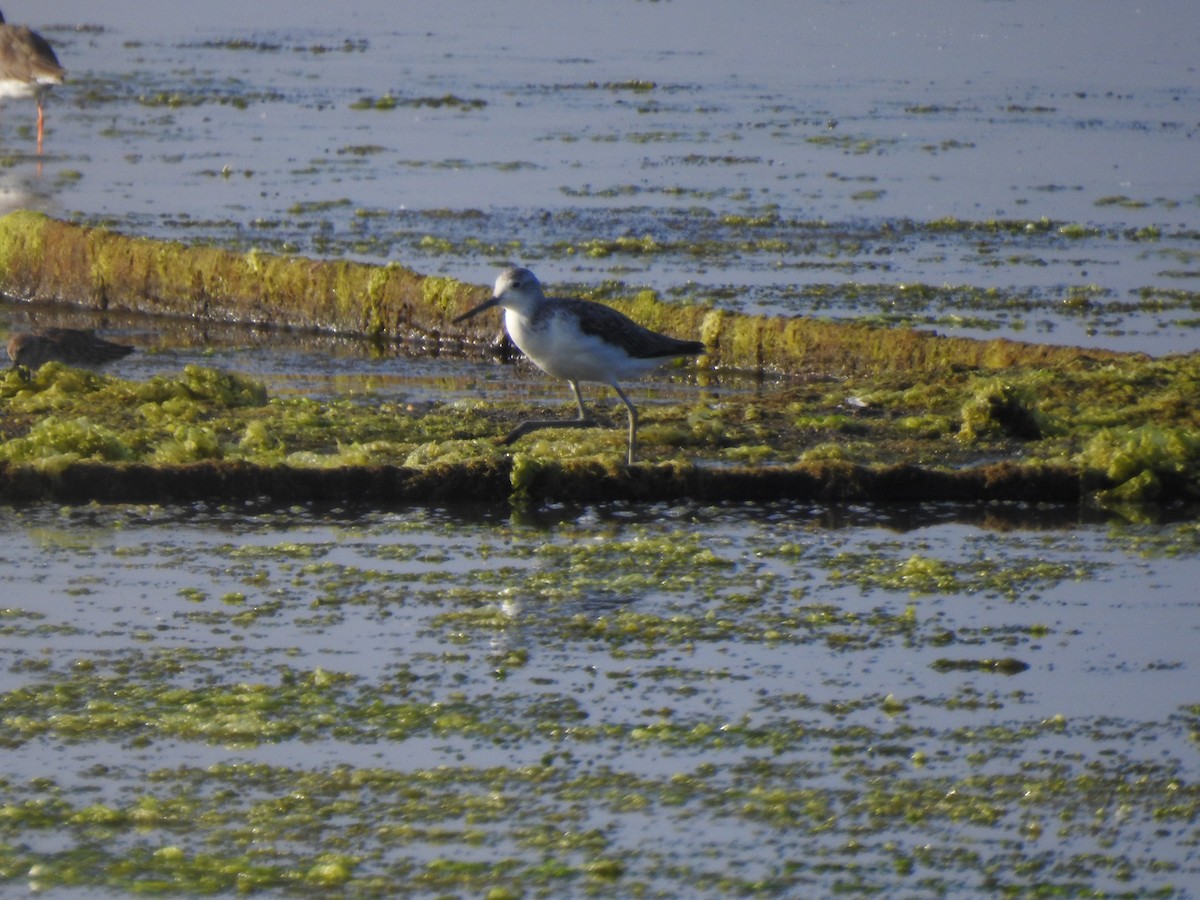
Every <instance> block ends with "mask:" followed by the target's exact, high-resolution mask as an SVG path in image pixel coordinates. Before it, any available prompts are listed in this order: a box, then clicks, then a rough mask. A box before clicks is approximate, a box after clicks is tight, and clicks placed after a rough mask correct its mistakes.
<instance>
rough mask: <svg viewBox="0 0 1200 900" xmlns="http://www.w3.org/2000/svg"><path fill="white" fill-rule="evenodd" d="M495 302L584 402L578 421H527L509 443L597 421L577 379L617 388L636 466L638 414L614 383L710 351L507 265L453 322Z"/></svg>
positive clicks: (519, 340) (523, 342) (508, 324)
mask: <svg viewBox="0 0 1200 900" xmlns="http://www.w3.org/2000/svg"><path fill="white" fill-rule="evenodd" d="M493 306H500V307H503V309H504V327H505V328H506V329H507V330H508V334H509V337H511V338H512V339H513V343H514V344H516V345H517V347H518V348H519V349H520V350H521V352H522V353H524V354H525V355H526V356H527V357H529V359H530V360H532V361H533V363H534V364H535V365H536V366H537V367H538V368H539V369H541V370H542V371H543V372H546V373H547V374H550V375H553V376H554V377H555V378H562V379H565V380H566V382H567V383H568V384H570V385H571V390H572V391H573V392H574V394H575V402H576V404H577V405H578V407H579V418H577V419H568V420H561V419H552V420H534V421H528V422H522V423H521V424H520V425H518V426H517V427H516V428H515V429H513V430H512V431H511V432H510V433H509V434H508V435H507V437H505V438H504V440H503V441H502V443H505V444H509V443H512V442H513V441H515V440H516V439H517V438H519V437H521V436H522V435H524V434H528V433H529V432H530V431H535V430H537V429H539V428H565V427H577V428H579V427H587V426H594V425H595V424H596V423H595V422H594V421H592V419H591V418H590V417H589V416H588V414H587V411H586V410H585V409H584V406H583V397H581V396H580V394H579V382H581V381H595V382H598V383H600V384H607V385H609V386H610V387H611V388H612V389H613V390H615V391H616V392H617V396H618V397H620V398H621V402H622V403H624V404H625V408H626V409H627V410H628V411H629V444H628V454H627V459H628V461H629V462H630V463H632V462H633V457H634V453H635V451H636V449H637V421H638V415H637V410H636V409H635V408H634V406H633V404H632V403H631V402H629V398H628V397H626V396H625V392H624V391H622V390H621V387H620V385H618V384H617V381H618V380H619V379H624V378H628V377H632V376H636V375H641V374H644V373H645V372H648V371H650V370H651V369H653V368H655V367H657V366H659V365H662V364H663V363H664V362H666V361H667V360H668V359H672V358H675V357H679V356H698V355H700V354H702V353H704V352H705V347H704V344H702V343H700V342H699V341H684V340H679V339H678V338H673V337H668V336H667V335H665V334H659V333H658V332H656V331H651V330H650V329H649V328H645V327H643V326H641V325H639V324H638V323H637V322H635V321H633V320H632V319H630V318H629V317H628V316H626V315H624V314H623V313H620V312H617V310H615V309H613V308H612V307H609V306H605V305H604V304H602V303H594V302H592V301H590V300H578V299H572V298H566V297H547V296H546V295H545V293H543V291H542V285H541V284H540V283H539V282H538V280H537V278H536V277H535V276H534V274H533V273H532V272H530V271H529V270H528V269H521V268H512V269H505V270H504V271H503V272H501V273H500V277H499V278H497V279H496V288H495V291H494V293H493V295H492V298H491V299H490V300H487V301H485V302H483V303H481V304H479V306H476V307H475V308H474V309H472V310H470V311H468V312H466V313H464V314H463V315H461V316H459V317H458V318H457V319H455V320H454V321H455V323H458V322H461V321H463V320H464V319H468V318H470V317H471V316H473V315H476V314H477V313H480V312H483V311H484V310H485V309H491V308H492V307H493Z"/></svg>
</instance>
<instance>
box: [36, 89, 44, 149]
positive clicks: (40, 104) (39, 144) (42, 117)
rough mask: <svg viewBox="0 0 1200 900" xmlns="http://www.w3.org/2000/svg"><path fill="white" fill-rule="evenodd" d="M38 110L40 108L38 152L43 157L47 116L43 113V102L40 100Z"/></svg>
mask: <svg viewBox="0 0 1200 900" xmlns="http://www.w3.org/2000/svg"><path fill="white" fill-rule="evenodd" d="M37 108H38V139H37V150H38V156H41V155H42V129H43V127H44V126H45V123H46V117H45V114H44V113H43V112H42V101H41V100H38V105H37Z"/></svg>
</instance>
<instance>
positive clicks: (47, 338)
mask: <svg viewBox="0 0 1200 900" xmlns="http://www.w3.org/2000/svg"><path fill="white" fill-rule="evenodd" d="M132 352H133V348H132V347H130V346H129V345H128V344H116V343H113V342H112V341H106V340H105V339H104V338H102V337H96V333H95V332H93V331H88V330H83V329H79V328H46V329H42V330H40V331H21V332H18V333H17V334H14V335H13V336H12V337H11V338H9V339H8V358H9V359H11V360H12V364H13V368H16V367H17V366H27V367H28V368H30V369H38V368H41V366H42V364H43V363H48V362H50V361H51V360H56V361H58V362H61V363H66V364H67V365H69V366H99V365H102V364H103V363H106V362H111V361H112V360H114V359H120V358H121V357H123V356H128V355H129V354H130V353H132Z"/></svg>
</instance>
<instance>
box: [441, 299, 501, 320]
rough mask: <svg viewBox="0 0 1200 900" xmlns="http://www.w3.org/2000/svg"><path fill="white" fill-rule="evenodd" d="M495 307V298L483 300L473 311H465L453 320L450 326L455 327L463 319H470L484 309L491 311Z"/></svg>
mask: <svg viewBox="0 0 1200 900" xmlns="http://www.w3.org/2000/svg"><path fill="white" fill-rule="evenodd" d="M495 305H496V298H495V297H492V298H491V299H490V300H485V301H484V302H483V303H480V304H479V305H478V306H477V307H475V308H474V309H469V310H467V311H466V312H465V313H463V314H462V315H461V316H459V317H458V318H457V319H455V320H454V322H453V323H452V324H454V325H457V324H458V323H459V322H462V321H463V320H465V319H469V318H471V316H473V315H475V314H476V313H481V312H483V311H484V310H485V309H491V308H492V307H493V306H495Z"/></svg>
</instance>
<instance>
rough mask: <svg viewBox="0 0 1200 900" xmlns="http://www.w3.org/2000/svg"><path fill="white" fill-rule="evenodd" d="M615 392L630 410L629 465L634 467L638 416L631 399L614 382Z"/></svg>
mask: <svg viewBox="0 0 1200 900" xmlns="http://www.w3.org/2000/svg"><path fill="white" fill-rule="evenodd" d="M613 390H614V391H616V392H617V396H618V397H620V398H621V402H622V403H624V404H625V408H626V409H627V410H629V454H628V457H627V459H628V462H629V465H631V466H632V465H633V455H634V453H636V452H637V424H638V414H637V410H636V409H635V408H634V406H633V404H632V403H630V402H629V398H628V397H626V396H625V392H624V391H623V390H621V388H620V385H618V384H617V383H616V382H615V381H614V382H613Z"/></svg>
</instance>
